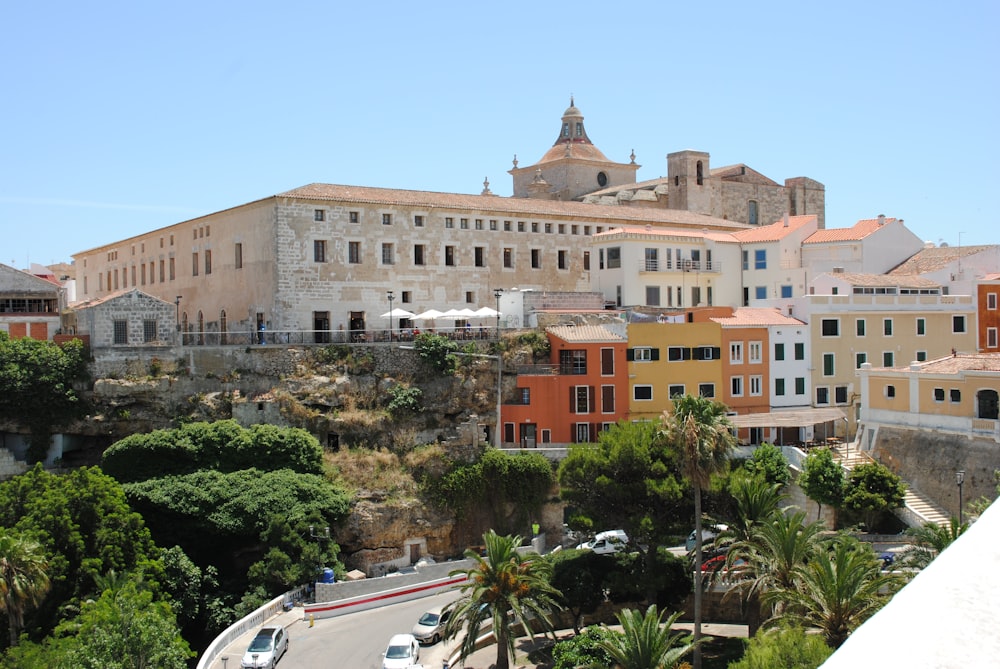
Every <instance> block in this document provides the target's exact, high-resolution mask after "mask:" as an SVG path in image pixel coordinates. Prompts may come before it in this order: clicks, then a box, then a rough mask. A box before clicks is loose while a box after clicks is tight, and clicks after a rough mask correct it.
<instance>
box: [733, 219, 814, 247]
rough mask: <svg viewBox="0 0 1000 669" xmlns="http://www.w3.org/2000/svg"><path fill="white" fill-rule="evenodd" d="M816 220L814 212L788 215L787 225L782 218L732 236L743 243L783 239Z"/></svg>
mask: <svg viewBox="0 0 1000 669" xmlns="http://www.w3.org/2000/svg"><path fill="white" fill-rule="evenodd" d="M817 220H818V219H817V217H816V215H815V214H809V215H808V216H789V217H788V226H787V227H786V226H785V220H784V219H782V220H780V221H777V222H775V223H771V224H770V225H764V226H761V227H759V228H750V229H748V230H740V231H739V232H734V233H733V237H735V238H736V239H737V241H740V242H744V243H752V242H776V241H778V240H780V239H784V238H785V237H786V236H788V235H790V234H791V233H793V232H795V231H796V230H798V229H799V228H801V227H803V226H805V225H808V224H809V223H810V222H816V221H817Z"/></svg>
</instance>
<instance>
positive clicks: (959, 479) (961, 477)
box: [955, 469, 965, 527]
mask: <svg viewBox="0 0 1000 669" xmlns="http://www.w3.org/2000/svg"><path fill="white" fill-rule="evenodd" d="M955 483H957V484H958V526H959V527H961V526H962V484H963V483H965V471H964V470H962V469H959V470H958V471H957V472H955Z"/></svg>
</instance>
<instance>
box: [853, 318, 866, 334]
mask: <svg viewBox="0 0 1000 669" xmlns="http://www.w3.org/2000/svg"><path fill="white" fill-rule="evenodd" d="M854 333H855V334H856V335H857V336H859V337H864V336H865V319H863V318H859V319H858V320H856V321H854Z"/></svg>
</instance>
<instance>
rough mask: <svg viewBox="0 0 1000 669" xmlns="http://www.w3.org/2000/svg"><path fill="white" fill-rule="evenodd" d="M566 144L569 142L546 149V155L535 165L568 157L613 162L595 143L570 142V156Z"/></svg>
mask: <svg viewBox="0 0 1000 669" xmlns="http://www.w3.org/2000/svg"><path fill="white" fill-rule="evenodd" d="M566 146H567V144H566V143H565V142H560V143H558V144H556V145H555V146H553V147H552V148H551V149H549V150H548V151H546V152H545V155H544V156H542V157H541V159H540V160H539V161H538V162H537V163H535V165H544V164H545V163H551V162H554V161H557V160H565V159H566V158H576V159H579V160H596V161H598V162H602V163H610V162H612V161H610V160H608V158H607V156H605V155H604V154H603V153H602V152H601V150H600V149H598V148H597V147H596V146H594V145H593V144H590V143H589V142H588V143H583V142H572V143H571V144H569V146H570V147H571V148H570V153H569V155H568V156H567V155H566ZM535 165H531V167H535Z"/></svg>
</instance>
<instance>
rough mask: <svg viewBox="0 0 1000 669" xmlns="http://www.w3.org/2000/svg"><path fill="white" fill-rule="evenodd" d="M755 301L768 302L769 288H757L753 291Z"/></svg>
mask: <svg viewBox="0 0 1000 669" xmlns="http://www.w3.org/2000/svg"><path fill="white" fill-rule="evenodd" d="M753 296H754V299H757V300H766V299H767V286H757V287H755V288H754V289H753Z"/></svg>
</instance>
